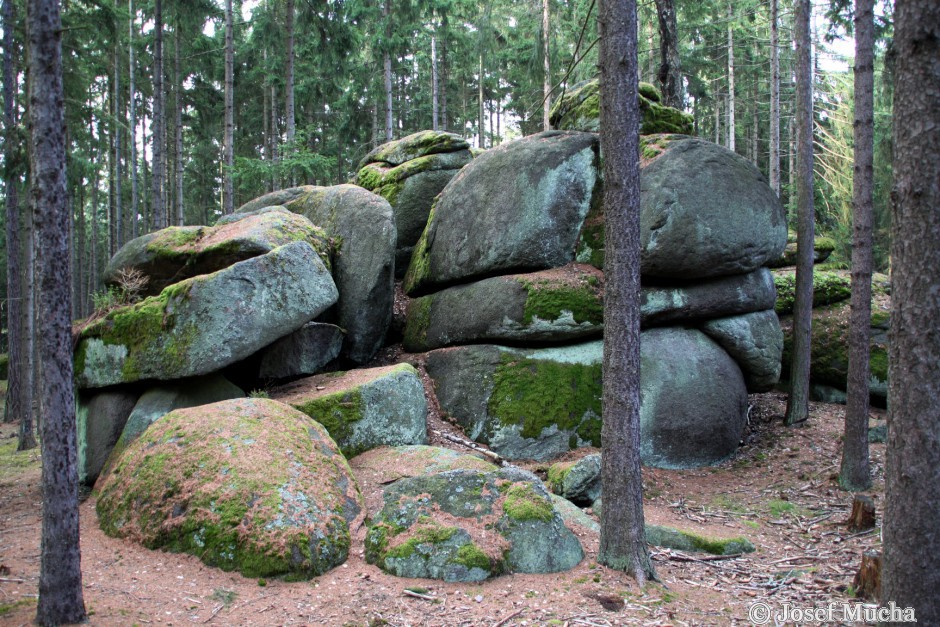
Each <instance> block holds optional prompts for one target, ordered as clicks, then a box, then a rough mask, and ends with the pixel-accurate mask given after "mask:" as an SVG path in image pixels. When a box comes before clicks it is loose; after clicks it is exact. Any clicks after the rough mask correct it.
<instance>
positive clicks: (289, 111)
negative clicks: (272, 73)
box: [284, 0, 297, 186]
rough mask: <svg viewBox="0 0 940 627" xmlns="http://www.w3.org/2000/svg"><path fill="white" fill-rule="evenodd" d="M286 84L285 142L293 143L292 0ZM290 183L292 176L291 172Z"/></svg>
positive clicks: (289, 14)
mask: <svg viewBox="0 0 940 627" xmlns="http://www.w3.org/2000/svg"><path fill="white" fill-rule="evenodd" d="M286 65H287V81H286V83H287V85H286V89H285V93H284V101H285V102H284V111H285V115H286V117H287V129H286V130H287V143H288V144H289V145H290V144H293V143H294V136H295V135H297V123H296V121H295V119H294V0H287V63H286ZM291 185H292V186H293V185H294V177H293V174H291Z"/></svg>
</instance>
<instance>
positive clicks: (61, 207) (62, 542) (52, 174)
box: [26, 0, 85, 625]
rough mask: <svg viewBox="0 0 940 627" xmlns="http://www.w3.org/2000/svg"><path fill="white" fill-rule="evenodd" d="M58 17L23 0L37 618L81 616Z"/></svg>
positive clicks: (46, 1)
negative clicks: (33, 260) (32, 228)
mask: <svg viewBox="0 0 940 627" xmlns="http://www.w3.org/2000/svg"><path fill="white" fill-rule="evenodd" d="M61 37H62V23H61V18H60V15H59V3H58V1H57V0H29V3H28V4H27V38H28V46H29V55H28V57H29V81H28V82H29V87H28V89H29V102H28V106H27V108H26V110H27V111H28V112H29V131H30V148H31V150H30V169H31V172H32V176H31V190H30V205H31V209H32V212H33V216H34V219H35V222H36V225H37V232H38V233H37V234H38V238H37V240H38V245H37V249H38V250H39V253H40V255H39V262H40V263H39V276H38V278H39V281H38V283H39V294H40V310H41V311H42V332H41V333H40V334H39V340H40V341H39V343H40V350H39V353H40V361H41V362H42V365H43V370H44V375H43V386H42V391H41V396H42V399H41V407H42V409H43V412H44V414H43V416H42V420H41V428H42V439H41V441H42V458H43V460H44V461H45V463H43V465H42V541H41V549H40V556H41V557H40V558H41V563H40V572H39V602H38V605H37V608H36V622H37V623H39V624H40V625H61V624H65V623H79V622H82V621H84V620H85V604H84V601H83V599H82V571H81V555H80V551H79V538H78V450H77V444H76V435H75V396H74V391H73V389H72V321H71V309H72V302H71V287H70V285H71V280H70V278H69V277H70V268H69V241H68V228H69V215H68V207H67V204H66V186H67V182H66V176H65V102H64V97H63V88H62V43H61Z"/></svg>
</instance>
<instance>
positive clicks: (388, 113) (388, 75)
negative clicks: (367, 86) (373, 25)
mask: <svg viewBox="0 0 940 627" xmlns="http://www.w3.org/2000/svg"><path fill="white" fill-rule="evenodd" d="M391 13H392V7H391V0H385V4H383V5H382V15H383V17H384V18H385V37H386V40H387V39H388V38H389V37H390V35H391V32H392V24H391V22H392V18H391ZM387 46H388V44H387V43H386V48H385V51H384V52H383V56H382V68H383V73H384V76H385V141H387V142H390V141H392V139H394V137H395V136H394V134H393V126H392V57H391V55H390V54H389V51H388V48H387Z"/></svg>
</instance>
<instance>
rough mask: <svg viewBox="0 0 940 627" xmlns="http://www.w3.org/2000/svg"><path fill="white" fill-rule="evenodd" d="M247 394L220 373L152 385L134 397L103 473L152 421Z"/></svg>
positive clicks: (106, 471) (103, 475)
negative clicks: (180, 410)
mask: <svg viewBox="0 0 940 627" xmlns="http://www.w3.org/2000/svg"><path fill="white" fill-rule="evenodd" d="M244 396H245V393H244V392H243V391H242V390H241V388H239V387H238V386H236V385H233V384H232V383H230V382H229V381H228V380H227V379H226V378H225V377H223V376H222V375H220V374H217V373H214V374H209V375H205V376H202V377H193V378H191V379H183V380H180V381H173V382H169V383H163V384H161V385H157V386H155V387H152V388H149V389H148V390H147V391H146V392H144V393H143V394H141V395H140V398H137V397H136V396H135V397H134V398H135V399H136V401H137V402H136V403H135V404H133V406H132V407H133V409H132V410H131V412H130V415H129V416H127V417H126V422H125V423H124V426H123V429H121V432H120V437H119V438H117V441H115V442H112V443H111V444H112V446H111V448H109V454H108V455H107V461H106V462H105V463H104V465H103V466H102V467H101V476H102V477H105V476H107V474H108V473H109V472H110V470H111V468H113V467H114V465H115V464H117V463H118V461H119V460H120V459H121V455H123V453H124V451H125V450H126V449H127V447H128V446H130V444H131V443H132V442H134V440H136V439H137V438H139V437H140V436H141V434H142V433H143V432H144V431H146V430H147V428H148V427H150V425H152V424H153V423H154V422H156V421H157V420H159V419H160V418H162V417H163V416H166V415H167V414H168V413H170V412H171V411H173V410H175V409H184V408H186V407H198V406H199V405H209V404H211V403H217V402H219V401H227V400H230V399H233V398H242V397H244ZM79 416H81V413H79ZM79 423H81V418H79Z"/></svg>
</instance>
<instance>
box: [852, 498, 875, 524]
mask: <svg viewBox="0 0 940 627" xmlns="http://www.w3.org/2000/svg"><path fill="white" fill-rule="evenodd" d="M848 525H849V531H852V532H858V531H867V530H869V529H874V527H875V502H874V501H873V500H872V499H871V497H870V496H866V495H864V494H856V495H855V499H854V500H853V501H852V514H851V516H849V521H848Z"/></svg>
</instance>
